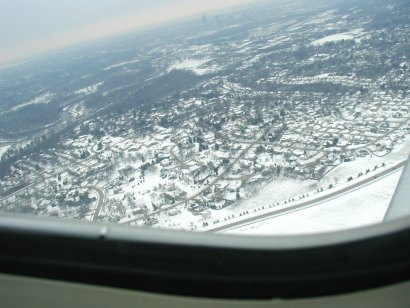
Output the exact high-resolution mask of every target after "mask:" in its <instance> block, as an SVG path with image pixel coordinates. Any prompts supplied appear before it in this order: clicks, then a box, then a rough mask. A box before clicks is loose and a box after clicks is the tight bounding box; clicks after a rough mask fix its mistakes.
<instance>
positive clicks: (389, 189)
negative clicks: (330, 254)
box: [226, 171, 401, 235]
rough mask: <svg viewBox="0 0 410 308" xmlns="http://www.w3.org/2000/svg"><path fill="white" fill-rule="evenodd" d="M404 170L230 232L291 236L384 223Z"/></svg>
mask: <svg viewBox="0 0 410 308" xmlns="http://www.w3.org/2000/svg"><path fill="white" fill-rule="evenodd" d="M400 175H401V171H398V172H396V173H394V174H392V175H389V176H387V177H385V178H383V179H381V180H380V181H377V182H375V183H372V184H370V185H368V186H366V187H364V188H361V189H359V190H356V191H354V192H352V193H350V194H347V195H344V196H342V197H339V198H337V199H334V200H331V201H327V202H325V203H322V204H319V205H317V206H314V207H311V208H307V209H303V210H300V211H296V212H292V213H290V214H286V215H283V216H279V217H275V218H271V219H268V220H265V221H262V222H258V223H255V224H252V225H249V226H243V227H239V228H237V229H235V230H229V231H227V232H226V233H234V234H240V235H290V234H293V235H295V234H307V233H321V232H330V231H337V230H346V229H351V228H356V227H362V226H366V225H371V224H376V223H379V222H381V221H382V220H383V217H384V215H385V213H386V210H387V208H388V205H389V202H390V200H391V198H392V196H393V193H394V189H395V187H396V185H397V183H398V181H399V178H400Z"/></svg>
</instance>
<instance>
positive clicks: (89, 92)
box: [74, 82, 104, 95]
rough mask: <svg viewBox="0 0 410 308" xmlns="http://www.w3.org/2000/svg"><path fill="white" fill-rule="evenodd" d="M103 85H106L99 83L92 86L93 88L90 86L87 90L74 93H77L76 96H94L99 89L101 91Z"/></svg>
mask: <svg viewBox="0 0 410 308" xmlns="http://www.w3.org/2000/svg"><path fill="white" fill-rule="evenodd" d="M103 84H104V82H99V83H96V84H93V85H91V86H89V87H86V88H83V89H80V90H77V91H75V92H74V93H75V94H82V95H89V94H93V93H95V92H97V91H98V89H99V88H100V87H101V86H102V85H103Z"/></svg>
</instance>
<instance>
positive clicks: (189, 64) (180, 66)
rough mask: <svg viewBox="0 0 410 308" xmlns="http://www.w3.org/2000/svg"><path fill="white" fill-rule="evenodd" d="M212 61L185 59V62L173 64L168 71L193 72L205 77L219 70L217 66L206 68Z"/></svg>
mask: <svg viewBox="0 0 410 308" xmlns="http://www.w3.org/2000/svg"><path fill="white" fill-rule="evenodd" d="M210 61H211V60H210V59H200V60H199V59H185V60H183V61H179V62H176V63H174V64H172V65H171V66H170V67H169V69H168V71H169V72H170V71H172V70H187V71H192V72H194V73H195V74H197V75H204V74H207V73H210V72H214V71H216V70H217V68H216V67H215V66H206V65H205V64H207V63H208V62H210Z"/></svg>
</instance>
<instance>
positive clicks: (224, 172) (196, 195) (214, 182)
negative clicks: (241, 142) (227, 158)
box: [123, 127, 270, 224]
mask: <svg viewBox="0 0 410 308" xmlns="http://www.w3.org/2000/svg"><path fill="white" fill-rule="evenodd" d="M269 130H270V127H268V128H267V129H265V130H264V131H263V134H262V135H261V136H260V137H259V138H258V139H256V140H255V141H254V142H252V143H251V144H249V145H248V146H247V147H246V148H245V149H243V150H242V151H241V152H240V153H239V155H238V156H237V157H236V158H235V159H234V160H233V161H232V162H231V163H230V164H229V165H228V166H227V167H226V168H225V170H224V171H223V172H222V173H221V174H219V175H218V176H217V177H216V178H215V179H214V180H213V181H212V182H211V183H209V184H208V185H207V186H206V187H205V188H203V189H201V190H200V191H198V192H196V193H195V194H193V195H191V196H190V197H189V198H188V199H186V200H184V201H182V202H179V203H176V204H174V205H172V206H169V207H167V208H164V209H161V210H158V211H155V212H152V213H150V214H149V215H146V216H145V217H136V218H131V219H130V220H126V221H124V222H123V223H124V224H129V223H132V222H135V221H138V220H142V219H144V218H147V217H151V216H154V215H157V214H159V213H162V212H165V211H169V210H171V209H173V208H175V207H177V206H180V205H183V204H185V203H186V202H188V201H190V200H193V199H195V198H196V197H199V196H200V195H202V194H203V193H204V192H206V191H208V190H209V189H211V188H212V187H214V186H215V185H216V183H218V182H219V181H220V180H221V179H222V178H224V177H225V176H226V175H227V174H228V173H229V172H230V171H231V169H232V168H233V167H234V166H235V165H236V164H237V163H238V162H239V160H240V159H241V158H243V157H244V156H245V154H246V153H247V152H248V151H249V150H250V149H251V148H252V147H254V146H255V145H256V144H257V143H258V142H259V141H260V140H262V138H263V137H264V136H265V135H266V134H267V133H268V132H269Z"/></svg>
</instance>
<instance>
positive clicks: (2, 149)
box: [0, 145, 11, 159]
mask: <svg viewBox="0 0 410 308" xmlns="http://www.w3.org/2000/svg"><path fill="white" fill-rule="evenodd" d="M10 147H11V146H10V145H5V146H0V159H1V157H2V156H3V154H4V153H6V152H7V150H8V149H9V148H10Z"/></svg>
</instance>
